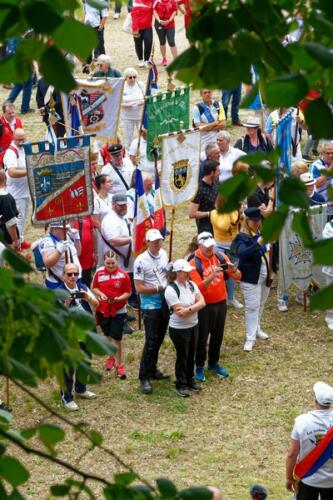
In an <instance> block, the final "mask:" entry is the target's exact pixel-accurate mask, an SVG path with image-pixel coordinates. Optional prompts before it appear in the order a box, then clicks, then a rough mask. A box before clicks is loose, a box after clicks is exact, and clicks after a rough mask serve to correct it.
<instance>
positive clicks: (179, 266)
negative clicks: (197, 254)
mask: <svg viewBox="0 0 333 500" xmlns="http://www.w3.org/2000/svg"><path fill="white" fill-rule="evenodd" d="M172 269H173V271H176V272H178V271H184V272H185V273H189V272H190V271H192V270H193V269H194V267H193V266H191V265H190V264H189V262H188V261H187V260H185V259H178V260H176V261H175V262H174V263H173V266H172Z"/></svg>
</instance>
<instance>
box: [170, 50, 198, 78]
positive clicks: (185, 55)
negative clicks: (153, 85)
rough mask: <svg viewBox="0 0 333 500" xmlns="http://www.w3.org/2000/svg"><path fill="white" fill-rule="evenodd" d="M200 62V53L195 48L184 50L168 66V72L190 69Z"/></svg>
mask: <svg viewBox="0 0 333 500" xmlns="http://www.w3.org/2000/svg"><path fill="white" fill-rule="evenodd" d="M199 61H200V52H199V51H198V49H196V48H195V47H190V48H189V49H186V50H184V52H182V53H181V54H180V55H179V56H178V57H177V58H176V59H175V60H174V61H173V62H172V63H171V64H169V66H168V72H172V71H177V70H179V69H183V68H192V66H195V65H196V64H198V62H199Z"/></svg>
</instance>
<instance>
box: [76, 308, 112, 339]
mask: <svg viewBox="0 0 333 500" xmlns="http://www.w3.org/2000/svg"><path fill="white" fill-rule="evenodd" d="M68 312H69V315H70V316H71V318H72V319H73V320H74V321H75V324H76V326H78V327H79V328H81V329H82V330H90V329H92V328H94V326H95V323H94V319H93V316H92V315H91V314H90V313H88V312H86V311H78V310H76V309H75V308H74V307H72V308H69V310H68ZM102 338H103V339H104V340H106V339H105V337H102Z"/></svg>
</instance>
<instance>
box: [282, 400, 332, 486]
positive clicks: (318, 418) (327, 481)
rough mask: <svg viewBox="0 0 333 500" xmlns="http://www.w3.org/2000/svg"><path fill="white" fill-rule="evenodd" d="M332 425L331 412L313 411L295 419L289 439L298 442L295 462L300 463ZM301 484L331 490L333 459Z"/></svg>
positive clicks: (329, 410)
mask: <svg viewBox="0 0 333 500" xmlns="http://www.w3.org/2000/svg"><path fill="white" fill-rule="evenodd" d="M332 425H333V410H331V409H328V410H313V411H309V412H308V413H304V414H303V415H299V417H297V418H296V419H295V424H294V428H293V430H292V433H291V438H292V439H295V440H297V441H299V442H300V452H299V455H298V457H297V461H298V462H299V461H301V460H302V459H303V458H304V457H305V456H306V455H307V454H308V453H310V451H311V450H313V448H314V447H315V446H316V444H318V442H319V441H320V439H321V438H322V437H323V436H324V434H326V432H327V431H328V429H329V428H330V427H332ZM302 482H303V483H305V484H307V485H309V486H314V487H316V488H333V458H329V459H328V460H327V462H326V463H325V464H324V465H323V466H322V467H320V469H318V471H317V472H315V473H314V474H312V475H311V476H309V477H307V478H305V479H302Z"/></svg>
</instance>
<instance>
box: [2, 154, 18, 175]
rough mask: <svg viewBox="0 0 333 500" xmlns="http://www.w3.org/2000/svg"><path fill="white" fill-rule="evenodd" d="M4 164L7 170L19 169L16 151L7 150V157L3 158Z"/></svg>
mask: <svg viewBox="0 0 333 500" xmlns="http://www.w3.org/2000/svg"><path fill="white" fill-rule="evenodd" d="M3 164H4V167H5V170H8V169H9V168H11V167H13V168H17V166H18V158H17V156H16V154H15V153H14V151H12V150H11V149H7V151H6V153H5V156H4V157H3Z"/></svg>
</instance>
